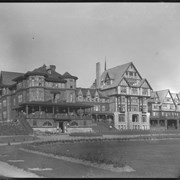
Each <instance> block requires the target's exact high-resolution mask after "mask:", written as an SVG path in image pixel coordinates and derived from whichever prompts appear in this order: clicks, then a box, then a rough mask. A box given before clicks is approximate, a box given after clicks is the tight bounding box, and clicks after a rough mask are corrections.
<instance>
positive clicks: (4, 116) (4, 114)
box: [3, 111, 7, 119]
mask: <svg viewBox="0 0 180 180" xmlns="http://www.w3.org/2000/svg"><path fill="white" fill-rule="evenodd" d="M3 118H4V119H6V118H7V112H6V111H3Z"/></svg>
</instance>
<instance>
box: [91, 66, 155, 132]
mask: <svg viewBox="0 0 180 180" xmlns="http://www.w3.org/2000/svg"><path fill="white" fill-rule="evenodd" d="M99 71H100V63H97V64H96V80H95V82H94V83H93V85H92V88H97V89H98V90H99V91H100V92H102V93H103V94H105V95H106V96H107V97H109V111H110V112H113V113H114V127H115V128H116V129H144V130H145V129H149V128H150V122H149V112H148V104H147V99H148V98H149V97H150V95H151V91H152V88H151V86H150V84H149V83H148V81H147V80H146V79H143V78H142V77H141V75H140V73H139V72H138V71H137V69H136V67H135V66H134V64H133V63H132V62H130V63H126V64H123V65H120V66H116V67H114V68H111V69H107V70H105V71H104V72H103V73H102V74H101V73H100V72H99Z"/></svg>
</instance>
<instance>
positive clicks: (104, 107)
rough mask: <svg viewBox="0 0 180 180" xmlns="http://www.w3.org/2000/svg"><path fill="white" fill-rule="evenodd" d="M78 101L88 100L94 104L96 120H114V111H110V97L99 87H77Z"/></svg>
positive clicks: (94, 119)
mask: <svg viewBox="0 0 180 180" xmlns="http://www.w3.org/2000/svg"><path fill="white" fill-rule="evenodd" d="M76 101H77V102H82V103H83V102H86V104H89V105H91V106H92V108H91V113H92V118H93V121H94V122H97V121H101V120H105V121H106V120H108V121H109V122H112V121H113V117H114V115H113V113H112V112H110V111H109V97H107V96H105V95H104V94H103V93H102V92H101V91H99V90H98V89H93V88H76Z"/></svg>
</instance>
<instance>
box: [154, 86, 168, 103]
mask: <svg viewBox="0 0 180 180" xmlns="http://www.w3.org/2000/svg"><path fill="white" fill-rule="evenodd" d="M156 92H157V94H158V97H159V100H160V101H161V103H162V102H163V101H164V99H165V97H166V96H167V94H168V92H169V89H165V90H161V91H156Z"/></svg>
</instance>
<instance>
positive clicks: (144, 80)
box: [138, 78, 152, 90]
mask: <svg viewBox="0 0 180 180" xmlns="http://www.w3.org/2000/svg"><path fill="white" fill-rule="evenodd" d="M144 82H146V83H147V84H148V86H149V87H150V89H151V90H152V87H151V86H150V84H149V82H148V81H147V79H146V78H145V79H142V80H140V82H139V84H138V86H139V87H141V86H142V85H143V84H144Z"/></svg>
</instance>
